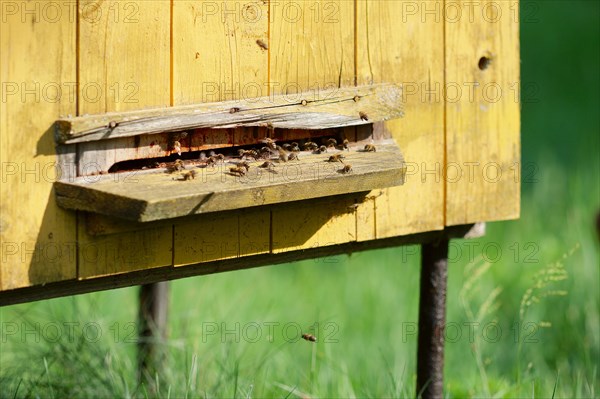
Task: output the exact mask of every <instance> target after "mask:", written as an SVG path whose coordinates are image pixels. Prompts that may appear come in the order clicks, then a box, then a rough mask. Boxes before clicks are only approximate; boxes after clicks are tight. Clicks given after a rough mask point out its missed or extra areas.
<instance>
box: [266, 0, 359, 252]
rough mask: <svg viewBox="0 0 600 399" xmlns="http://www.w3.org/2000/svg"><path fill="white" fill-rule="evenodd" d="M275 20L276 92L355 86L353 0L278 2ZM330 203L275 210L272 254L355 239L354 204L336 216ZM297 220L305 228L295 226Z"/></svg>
mask: <svg viewBox="0 0 600 399" xmlns="http://www.w3.org/2000/svg"><path fill="white" fill-rule="evenodd" d="M290 10H297V14H298V15H301V16H303V19H302V20H296V18H295V17H294V15H295V14H291V11H290ZM270 17H271V40H270V43H269V51H270V52H271V55H270V72H271V82H270V84H271V94H281V93H284V94H286V93H287V94H289V93H296V92H301V91H307V90H326V89H329V88H336V87H340V86H342V87H344V86H351V85H354V2H351V1H345V0H336V1H317V2H315V1H296V0H291V1H278V2H273V3H272V4H271V11H270ZM353 134H354V133H353ZM330 202H331V201H328V200H321V201H317V202H316V203H317V204H321V205H320V206H312V207H308V208H307V206H306V205H303V206H301V207H289V206H288V207H277V208H274V209H273V251H274V252H282V251H287V250H291V249H306V248H311V247H312V246H314V245H315V243H319V244H320V245H334V244H341V243H346V242H349V241H354V240H356V215H355V213H354V212H348V208H347V207H348V206H350V205H351V204H352V203H353V202H352V200H348V202H343V203H342V204H339V205H337V206H339V207H340V208H343V212H337V213H336V215H337V216H336V217H332V216H331V215H332V213H331V212H332V210H331V209H330V206H331V204H330ZM296 221H299V222H298V223H300V225H298V226H293V225H294V224H296V223H297V222H296ZM281 223H284V224H283V225H282V224H281ZM295 232H297V233H298V234H297V235H296V234H295Z"/></svg>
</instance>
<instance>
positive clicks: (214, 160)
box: [206, 151, 225, 166]
mask: <svg viewBox="0 0 600 399" xmlns="http://www.w3.org/2000/svg"><path fill="white" fill-rule="evenodd" d="M211 152H212V151H211ZM224 160H225V155H223V154H214V152H213V155H211V156H210V157H209V158H208V159H207V160H206V165H209V166H215V164H216V163H217V162H219V161H221V162H223V161H224Z"/></svg>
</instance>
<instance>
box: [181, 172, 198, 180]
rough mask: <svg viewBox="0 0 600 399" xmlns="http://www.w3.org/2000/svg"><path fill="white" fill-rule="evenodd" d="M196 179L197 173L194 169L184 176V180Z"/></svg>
mask: <svg viewBox="0 0 600 399" xmlns="http://www.w3.org/2000/svg"><path fill="white" fill-rule="evenodd" d="M195 178H196V171H195V170H194V169H192V170H189V171H187V172H185V173H184V174H183V180H184V181H185V180H192V179H195Z"/></svg>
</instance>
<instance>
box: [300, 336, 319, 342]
mask: <svg viewBox="0 0 600 399" xmlns="http://www.w3.org/2000/svg"><path fill="white" fill-rule="evenodd" d="M302 339H304V340H305V341H310V342H317V337H315V336H314V335H312V334H302Z"/></svg>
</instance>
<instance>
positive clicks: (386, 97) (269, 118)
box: [55, 83, 403, 144]
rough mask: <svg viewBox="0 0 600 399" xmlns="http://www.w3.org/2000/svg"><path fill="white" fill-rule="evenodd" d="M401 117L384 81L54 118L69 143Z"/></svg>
mask: <svg viewBox="0 0 600 399" xmlns="http://www.w3.org/2000/svg"><path fill="white" fill-rule="evenodd" d="M402 115H403V111H402V87H401V86H400V85H395V84H385V83H384V84H378V85H366V86H360V87H349V88H335V89H329V90H315V91H308V92H305V93H296V94H282V95H276V96H266V97H260V98H253V99H244V100H234V101H223V102H217V103H204V104H196V105H184V106H179V107H171V108H157V109H149V110H140V111H130V112H122V113H118V112H114V113H108V114H102V115H91V116H81V117H75V118H68V119H60V120H58V121H56V124H55V135H56V141H57V142H58V143H61V144H72V143H79V142H85V141H95V140H105V139H113V138H118V137H129V136H136V135H140V134H152V133H160V132H168V131H181V130H185V129H197V128H235V127H244V126H263V127H265V126H271V127H273V128H282V129H327V128H333V127H345V126H357V125H364V124H367V123H374V122H381V121H386V120H389V119H393V118H399V117H401V116H402Z"/></svg>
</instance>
